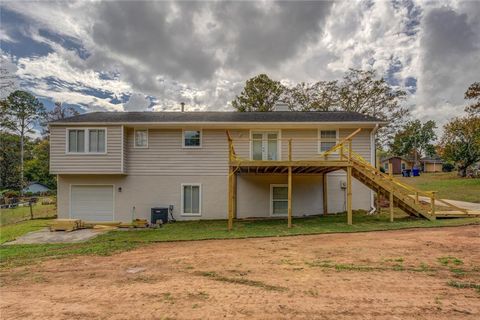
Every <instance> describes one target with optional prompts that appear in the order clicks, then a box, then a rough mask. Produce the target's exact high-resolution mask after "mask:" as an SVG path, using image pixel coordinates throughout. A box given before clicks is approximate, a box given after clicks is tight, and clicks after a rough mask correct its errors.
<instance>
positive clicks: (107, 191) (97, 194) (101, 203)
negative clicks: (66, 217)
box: [70, 185, 114, 221]
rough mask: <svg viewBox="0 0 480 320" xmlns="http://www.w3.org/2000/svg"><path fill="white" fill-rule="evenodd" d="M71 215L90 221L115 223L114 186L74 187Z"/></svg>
mask: <svg viewBox="0 0 480 320" xmlns="http://www.w3.org/2000/svg"><path fill="white" fill-rule="evenodd" d="M71 192H72V193H71V207H70V215H71V217H72V218H76V219H82V220H89V221H113V205H114V202H113V201H114V199H113V186H106V185H102V186H99V185H81V186H80V185H72V189H71Z"/></svg>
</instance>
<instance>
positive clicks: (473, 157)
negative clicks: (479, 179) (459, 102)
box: [441, 116, 480, 177]
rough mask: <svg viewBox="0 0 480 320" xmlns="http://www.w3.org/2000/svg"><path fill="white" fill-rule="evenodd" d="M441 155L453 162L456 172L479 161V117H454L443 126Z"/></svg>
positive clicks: (463, 174) (461, 171) (461, 174)
mask: <svg viewBox="0 0 480 320" xmlns="http://www.w3.org/2000/svg"><path fill="white" fill-rule="evenodd" d="M441 142H442V148H443V157H444V158H445V160H451V161H453V162H455V164H456V166H457V169H458V174H459V175H460V176H461V177H465V176H466V174H467V169H468V168H469V167H470V166H471V165H473V164H475V163H477V162H479V161H480V117H479V116H469V117H463V118H454V119H453V120H451V121H450V122H449V123H447V124H446V125H445V126H444V127H443V137H442V141H441Z"/></svg>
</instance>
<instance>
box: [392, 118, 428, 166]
mask: <svg viewBox="0 0 480 320" xmlns="http://www.w3.org/2000/svg"><path fill="white" fill-rule="evenodd" d="M435 128H437V125H436V124H435V121H433V120H429V121H427V122H425V123H423V124H422V122H421V121H420V120H415V121H410V122H407V124H405V125H404V126H403V128H402V130H401V131H399V132H398V133H397V134H396V135H395V137H394V139H393V143H392V144H391V146H390V149H391V152H392V153H393V154H394V155H397V156H406V155H412V154H413V155H414V157H415V160H417V159H418V157H422V156H433V155H435V145H434V144H433V141H434V140H435V139H436V138H437V135H436V134H435Z"/></svg>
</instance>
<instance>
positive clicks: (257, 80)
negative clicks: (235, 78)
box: [232, 74, 285, 112]
mask: <svg viewBox="0 0 480 320" xmlns="http://www.w3.org/2000/svg"><path fill="white" fill-rule="evenodd" d="M284 92H285V87H284V86H283V85H282V84H281V83H280V82H279V81H275V80H272V79H270V78H269V77H268V76H267V75H266V74H259V75H258V76H256V77H253V78H251V79H249V80H247V82H246V84H245V88H243V91H242V92H241V93H240V95H239V96H236V97H235V99H234V100H233V101H232V106H233V107H234V108H235V109H237V111H240V112H251V111H262V112H264V111H273V108H274V106H275V104H276V103H277V102H278V101H280V98H281V96H282V94H283V93H284Z"/></svg>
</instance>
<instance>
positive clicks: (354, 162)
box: [226, 129, 480, 230]
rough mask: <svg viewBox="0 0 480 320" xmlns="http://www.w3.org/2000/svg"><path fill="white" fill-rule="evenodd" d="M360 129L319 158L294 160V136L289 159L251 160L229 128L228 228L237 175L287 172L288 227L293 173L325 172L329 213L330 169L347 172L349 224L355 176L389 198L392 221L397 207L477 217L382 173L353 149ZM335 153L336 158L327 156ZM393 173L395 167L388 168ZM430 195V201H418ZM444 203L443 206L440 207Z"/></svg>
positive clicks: (233, 212)
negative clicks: (243, 155)
mask: <svg viewBox="0 0 480 320" xmlns="http://www.w3.org/2000/svg"><path fill="white" fill-rule="evenodd" d="M360 131H361V129H357V130H356V131H354V132H353V133H352V134H350V135H349V136H347V137H346V138H344V139H343V140H341V141H340V142H338V143H337V144H336V145H335V146H333V147H332V148H330V149H329V150H327V151H325V152H323V153H322V154H319V155H318V157H317V159H313V160H312V159H306V160H301V159H295V160H292V139H288V160H251V159H244V158H241V157H239V156H237V154H236V152H235V147H234V141H233V139H232V138H231V136H230V134H229V132H228V130H227V132H226V134H227V139H228V145H229V174H228V229H229V230H231V229H232V228H233V220H234V219H235V218H236V207H237V204H236V202H237V196H236V193H237V175H238V174H255V175H258V174H260V175H263V174H264V175H277V174H278V175H287V176H288V215H287V221H288V227H289V228H290V227H292V176H293V175H295V174H302V175H305V174H307V175H308V174H312V175H322V176H323V177H324V178H323V209H324V213H325V214H326V213H328V209H327V201H326V200H327V199H328V194H327V190H328V186H327V179H325V174H326V173H328V172H331V171H336V170H344V171H346V178H347V179H346V180H347V181H346V184H347V185H346V196H347V199H346V211H347V223H348V224H349V225H351V224H352V223H353V217H352V177H354V178H356V179H357V180H358V181H360V182H362V183H363V184H364V185H366V186H367V187H369V188H370V189H371V190H373V191H374V192H376V193H377V199H378V198H379V195H381V196H384V197H386V198H388V199H389V203H390V210H389V211H390V221H393V219H394V206H397V207H398V208H400V209H402V210H403V211H405V212H406V213H407V214H410V215H413V216H417V217H423V218H426V219H429V220H435V218H437V217H439V218H444V217H445V218H447V217H449V218H450V217H451V218H453V217H476V216H480V212H469V211H468V210H466V209H464V208H460V207H458V206H455V205H453V204H451V203H449V202H447V201H444V200H442V199H437V197H436V193H435V191H422V190H419V189H417V188H415V187H413V186H410V185H407V184H405V183H403V182H401V181H399V180H397V179H395V178H394V177H393V176H392V175H387V174H385V173H382V172H381V171H380V170H378V169H377V168H375V167H374V166H372V165H371V164H370V163H369V162H368V161H366V160H365V159H364V158H362V157H361V156H360V155H358V154H356V153H355V152H353V150H352V138H353V137H354V136H355V135H356V134H358V132H360ZM332 155H334V157H333V158H331V159H328V158H329V157H330V156H332ZM389 171H390V172H391V171H392V170H389ZM419 197H427V198H428V199H429V203H424V202H422V201H420V200H419ZM439 206H441V207H440V208H437V207H439Z"/></svg>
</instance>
